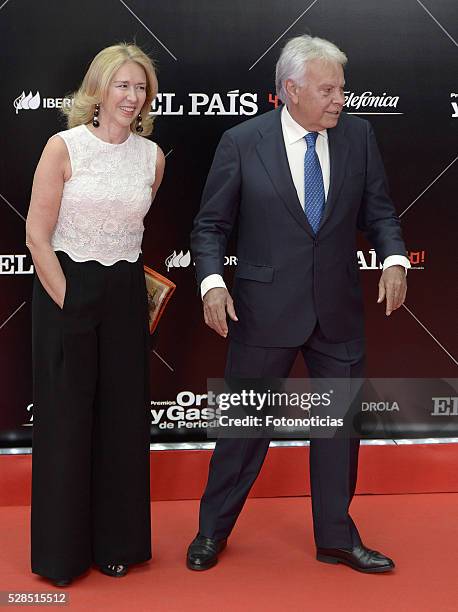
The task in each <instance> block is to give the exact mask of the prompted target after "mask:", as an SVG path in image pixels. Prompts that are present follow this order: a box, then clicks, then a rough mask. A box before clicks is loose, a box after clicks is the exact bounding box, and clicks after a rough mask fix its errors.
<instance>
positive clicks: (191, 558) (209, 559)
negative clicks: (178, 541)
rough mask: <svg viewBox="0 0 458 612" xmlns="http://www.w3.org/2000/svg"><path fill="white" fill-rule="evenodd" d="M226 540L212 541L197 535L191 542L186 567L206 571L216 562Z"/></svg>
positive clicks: (224, 546)
mask: <svg viewBox="0 0 458 612" xmlns="http://www.w3.org/2000/svg"><path fill="white" fill-rule="evenodd" d="M226 544H227V538H224V540H214V539H213V538H206V537H205V536H203V535H200V534H199V533H198V534H197V536H196V537H195V538H194V540H193V541H192V542H191V544H190V546H189V548H188V554H187V557H186V565H187V567H188V568H189V569H191V570H197V571H201V570H207V569H210V568H211V567H213V566H214V565H216V564H217V562H218V553H220V552H221V551H222V550H224V549H225V548H226Z"/></svg>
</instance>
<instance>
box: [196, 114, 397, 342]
mask: <svg viewBox="0 0 458 612" xmlns="http://www.w3.org/2000/svg"><path fill="white" fill-rule="evenodd" d="M280 113H281V108H279V109H276V110H273V111H270V112H267V113H265V114H263V115H260V116H258V117H255V118H253V119H250V120H248V121H246V122H244V123H241V124H239V125H237V126H235V127H233V128H231V129H230V130H228V131H226V132H225V133H224V134H223V136H222V138H221V140H220V142H219V145H218V147H217V150H216V153H215V157H214V160H213V164H212V166H211V169H210V172H209V174H208V178H207V182H206V185H205V188H204V191H203V195H202V203H201V207H200V211H199V213H198V214H197V216H196V219H195V223H194V229H193V231H192V234H191V250H192V253H193V257H194V261H195V265H196V275H197V282H198V284H199V285H200V283H201V281H202V280H203V279H204V278H205V277H206V276H208V275H209V274H214V273H217V274H221V275H223V270H224V255H225V252H226V244H227V240H228V237H229V235H230V233H231V231H232V229H233V227H234V224H236V223H237V225H238V242H237V256H238V265H237V269H236V272H235V279H234V286H233V288H232V296H233V299H234V304H235V310H236V313H237V316H238V318H239V321H238V322H236V323H233V322H230V325H229V335H230V336H231V337H232V338H234V339H235V340H238V341H239V342H243V343H245V344H250V345H254V346H271V347H274V346H281V347H291V346H300V345H302V344H303V343H304V342H305V340H306V339H307V338H308V337H309V336H310V334H311V333H312V331H313V329H314V327H315V325H316V322H317V320H318V321H319V324H320V327H321V331H322V333H323V334H324V335H325V336H326V337H327V338H328V339H329V340H331V341H334V342H340V341H347V340H352V339H356V338H361V337H363V335H364V320H363V303H362V291H361V286H360V279H359V268H358V263H357V259H356V233H357V230H361V231H363V232H364V234H365V235H366V236H367V238H368V239H369V241H370V242H371V244H372V245H373V247H374V248H375V251H376V253H377V255H378V258H379V259H380V260H381V261H383V260H384V259H385V258H386V257H387V256H388V255H405V254H406V249H405V245H404V242H403V239H402V234H401V229H400V223H399V219H398V217H397V214H396V211H395V208H394V206H393V203H392V201H391V199H390V197H389V195H388V190H387V185H386V177H385V172H384V168H383V163H382V160H381V157H380V153H379V150H378V147H377V143H376V140H375V136H374V132H373V130H372V127H371V126H370V124H369V123H368V122H367V121H365V120H363V119H360V118H357V117H354V116H351V115H346V114H342V115H341V116H340V118H339V122H338V124H337V126H336V127H335V128H332V129H329V130H328V139H329V140H328V142H329V156H330V186H329V193H328V197H327V201H326V204H325V208H324V212H323V216H322V219H321V223H320V227H319V230H318V233H317V234H316V235H314V233H313V230H312V228H311V227H310V225H309V223H308V221H307V217H306V215H305V213H304V210H303V208H302V206H301V204H300V202H299V199H298V196H297V192H296V190H295V187H294V184H293V180H292V177H291V173H290V169H289V165H288V160H287V156H286V150H285V145H284V141H283V134H282V129H281V121H280Z"/></svg>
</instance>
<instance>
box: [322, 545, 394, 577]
mask: <svg viewBox="0 0 458 612" xmlns="http://www.w3.org/2000/svg"><path fill="white" fill-rule="evenodd" d="M316 558H317V559H318V561H323V562H324V563H344V564H345V565H348V566H349V567H351V568H353V569H354V570H357V571H358V572H365V573H366V574H375V573H378V572H389V571H391V570H392V569H394V562H393V561H392V560H391V559H390V558H389V557H385V555H382V553H380V552H378V550H371V549H370V548H366V547H365V546H363V544H361V545H359V546H355V547H354V548H353V550H345V549H344V548H317V552H316Z"/></svg>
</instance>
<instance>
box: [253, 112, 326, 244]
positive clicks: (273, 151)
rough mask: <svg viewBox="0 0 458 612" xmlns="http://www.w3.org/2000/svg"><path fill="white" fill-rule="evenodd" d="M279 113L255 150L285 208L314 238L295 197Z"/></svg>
mask: <svg viewBox="0 0 458 612" xmlns="http://www.w3.org/2000/svg"><path fill="white" fill-rule="evenodd" d="M280 113H281V108H279V109H278V110H277V111H275V112H274V114H273V121H272V124H271V125H270V126H269V127H268V128H266V129H265V130H263V131H262V132H261V134H262V138H261V140H260V141H259V143H258V144H257V146H256V149H257V152H258V155H259V157H260V159H261V161H262V164H263V166H264V168H265V169H266V172H267V174H268V175H269V177H270V180H271V181H272V183H273V186H274V187H275V190H276V191H277V193H278V195H279V196H280V198H281V199H282V201H283V203H284V204H285V206H286V208H287V209H288V211H289V212H290V213H291V214H292V216H293V217H294V218H295V219H296V221H297V222H298V223H299V225H300V226H301V227H302V228H303V229H304V230H305V231H306V232H308V233H309V234H311V235H312V236H314V233H313V230H312V228H311V227H310V224H309V222H308V221H307V217H306V215H305V213H304V210H303V208H302V206H301V203H300V201H299V198H298V197H297V192H296V188H295V187H294V183H293V179H292V177H291V172H290V169H289V164H288V158H287V156H286V149H285V143H284V142H283V133H282V129H281V121H280Z"/></svg>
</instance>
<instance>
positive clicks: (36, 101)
mask: <svg viewBox="0 0 458 612" xmlns="http://www.w3.org/2000/svg"><path fill="white" fill-rule="evenodd" d="M40 102H41V98H40V92H39V91H37V93H36V94H35V95H34V96H33V95H32V92H31V91H29V93H28V94H27V95H25V91H23V92H22V93H21V95H20V96H18V97H17V98H16V99H15V100H14V102H13V106H14V108H15V109H16V115H17V114H18V112H19V111H20V110H36V109H37V108H39V106H40Z"/></svg>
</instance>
